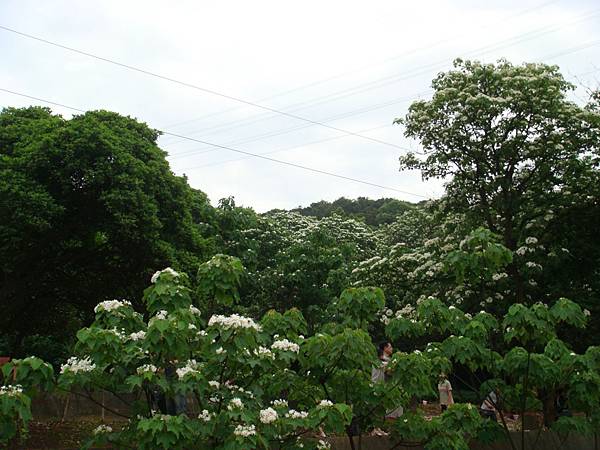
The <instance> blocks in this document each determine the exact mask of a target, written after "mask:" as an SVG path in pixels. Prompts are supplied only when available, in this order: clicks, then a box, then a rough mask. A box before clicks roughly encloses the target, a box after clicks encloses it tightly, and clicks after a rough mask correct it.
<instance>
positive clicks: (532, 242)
mask: <svg viewBox="0 0 600 450" xmlns="http://www.w3.org/2000/svg"><path fill="white" fill-rule="evenodd" d="M525 243H526V244H527V245H535V244H537V243H538V240H537V238H535V237H533V236H529V237H528V238H526V239H525Z"/></svg>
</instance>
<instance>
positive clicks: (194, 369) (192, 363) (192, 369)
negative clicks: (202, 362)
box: [175, 359, 199, 380]
mask: <svg viewBox="0 0 600 450" xmlns="http://www.w3.org/2000/svg"><path fill="white" fill-rule="evenodd" d="M175 372H176V373H177V377H179V379H180V380H182V379H183V378H185V377H186V375H188V374H190V373H192V374H193V373H199V371H198V363H197V362H196V360H195V359H190V360H188V361H187V362H186V363H185V366H183V367H180V368H179V369H177V370H175Z"/></svg>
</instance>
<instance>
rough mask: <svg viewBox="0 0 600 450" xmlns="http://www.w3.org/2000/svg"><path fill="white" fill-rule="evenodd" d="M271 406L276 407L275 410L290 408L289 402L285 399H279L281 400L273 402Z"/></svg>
mask: <svg viewBox="0 0 600 450" xmlns="http://www.w3.org/2000/svg"><path fill="white" fill-rule="evenodd" d="M271 404H272V405H273V406H274V407H275V408H287V406H288V402H287V400H283V399H279V400H273V401H272V402H271Z"/></svg>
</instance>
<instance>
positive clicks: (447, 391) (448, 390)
mask: <svg viewBox="0 0 600 450" xmlns="http://www.w3.org/2000/svg"><path fill="white" fill-rule="evenodd" d="M438 392H439V393H440V408H441V410H442V412H444V411H446V410H447V409H448V406H450V405H453V404H454V397H453V396H452V384H450V381H449V380H448V378H447V377H446V374H445V373H442V374H441V375H440V381H439V382H438Z"/></svg>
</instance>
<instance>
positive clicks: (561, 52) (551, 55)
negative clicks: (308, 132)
mask: <svg viewBox="0 0 600 450" xmlns="http://www.w3.org/2000/svg"><path fill="white" fill-rule="evenodd" d="M598 44H600V39H599V40H595V41H590V42H587V43H585V44H581V45H578V46H575V47H571V48H569V49H565V50H563V51H560V52H556V53H552V54H549V55H546V56H545V57H543V58H542V59H543V60H549V59H554V58H557V57H559V56H563V55H566V54H569V53H573V52H577V51H580V50H584V49H586V48H589V47H591V46H594V45H598ZM598 71H600V68H596V69H594V70H590V71H586V72H582V73H579V74H576V75H574V76H573V77H574V78H575V79H576V80H577V79H578V78H577V77H580V76H584V75H589V74H591V73H595V72H598ZM579 100H580V101H581V99H579ZM388 126H392V125H391V124H385V125H380V126H378V127H375V128H369V129H366V130H360V131H359V133H365V132H368V131H373V130H376V129H380V128H384V127H388ZM343 137H346V136H334V137H332V138H327V139H319V140H317V141H312V142H308V143H306V144H302V145H294V146H292V147H285V148H281V149H277V150H272V151H268V152H264V153H261V155H270V154H272V153H280V152H284V151H288V150H293V149H296V148H301V147H305V146H309V145H314V144H320V143H323V142H328V141H332V140H335V139H340V138H343ZM405 150H408V151H413V150H411V149H408V148H405ZM204 153H206V152H199V153H194V155H195V154H204ZM194 155H192V156H194ZM174 156H175V157H177V156H179V154H177V155H174ZM183 156H190V155H183ZM171 159H173V158H171ZM245 159H248V157H242V158H236V159H228V160H224V161H215V162H212V163H207V164H201V165H199V166H194V167H185V168H184V169H183V170H195V169H201V168H204V167H213V166H219V165H222V164H229V163H231V162H238V161H243V160H245Z"/></svg>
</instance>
